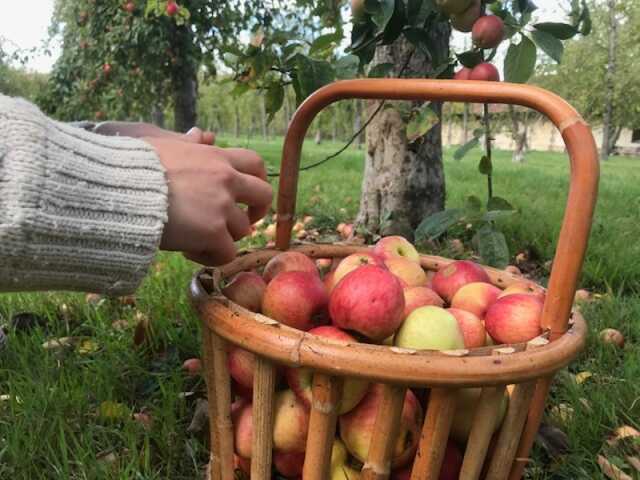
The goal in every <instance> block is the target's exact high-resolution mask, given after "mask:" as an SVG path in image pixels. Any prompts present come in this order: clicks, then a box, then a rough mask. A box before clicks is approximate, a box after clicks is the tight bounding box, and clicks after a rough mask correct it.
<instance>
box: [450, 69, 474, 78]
mask: <svg viewBox="0 0 640 480" xmlns="http://www.w3.org/2000/svg"><path fill="white" fill-rule="evenodd" d="M469 75H471V69H470V68H467V67H462V68H461V69H460V70H458V71H457V72H456V74H455V75H454V76H453V79H454V80H469Z"/></svg>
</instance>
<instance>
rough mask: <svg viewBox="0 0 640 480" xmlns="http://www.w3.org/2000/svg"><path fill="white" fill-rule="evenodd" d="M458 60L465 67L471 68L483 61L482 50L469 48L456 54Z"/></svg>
mask: <svg viewBox="0 0 640 480" xmlns="http://www.w3.org/2000/svg"><path fill="white" fill-rule="evenodd" d="M456 57H457V58H458V61H459V62H460V63H461V64H462V65H463V66H465V67H467V68H473V67H475V66H476V65H478V64H479V63H482V62H483V61H484V55H483V53H482V50H469V51H468V52H462V53H458V54H456Z"/></svg>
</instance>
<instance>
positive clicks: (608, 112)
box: [600, 0, 618, 161]
mask: <svg viewBox="0 0 640 480" xmlns="http://www.w3.org/2000/svg"><path fill="white" fill-rule="evenodd" d="M607 6H608V7H609V59H608V62H607V74H606V80H605V88H606V97H605V98H606V100H605V102H606V104H605V109H604V119H603V122H602V148H601V149H600V160H601V161H606V160H608V159H609V153H610V152H611V150H612V148H611V147H612V146H611V131H612V128H611V125H612V121H613V97H614V88H615V75H616V53H617V48H618V20H617V18H616V0H607Z"/></svg>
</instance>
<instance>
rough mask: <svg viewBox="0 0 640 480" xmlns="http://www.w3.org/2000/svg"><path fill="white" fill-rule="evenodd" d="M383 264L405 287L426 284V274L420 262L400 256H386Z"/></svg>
mask: <svg viewBox="0 0 640 480" xmlns="http://www.w3.org/2000/svg"><path fill="white" fill-rule="evenodd" d="M384 264H385V266H386V267H387V268H388V269H389V271H390V272H391V273H393V274H394V275H395V276H396V277H398V278H399V279H400V283H402V284H403V286H406V287H424V286H425V285H427V283H428V280H427V274H426V273H425V271H424V270H423V269H422V267H421V266H420V264H418V263H416V262H413V261H411V260H408V259H406V258H402V257H396V258H388V259H387V260H385V261H384Z"/></svg>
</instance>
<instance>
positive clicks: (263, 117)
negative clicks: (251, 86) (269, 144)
mask: <svg viewBox="0 0 640 480" xmlns="http://www.w3.org/2000/svg"><path fill="white" fill-rule="evenodd" d="M258 102H259V103H260V123H261V124H262V137H263V138H264V139H265V140H266V139H267V138H269V124H268V122H267V106H266V104H265V97H264V96H261V97H260V98H259V99H258Z"/></svg>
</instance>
